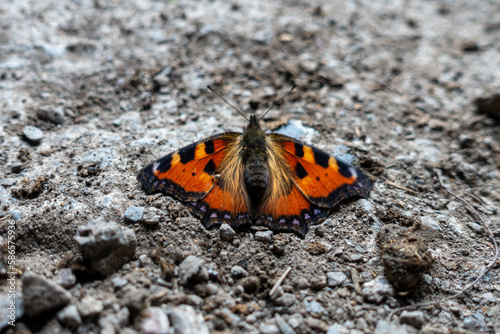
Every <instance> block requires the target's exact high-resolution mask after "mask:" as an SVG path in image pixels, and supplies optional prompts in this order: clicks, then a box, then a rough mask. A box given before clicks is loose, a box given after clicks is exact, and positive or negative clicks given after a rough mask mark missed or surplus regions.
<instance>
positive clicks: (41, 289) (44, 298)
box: [22, 271, 71, 318]
mask: <svg viewBox="0 0 500 334" xmlns="http://www.w3.org/2000/svg"><path fill="white" fill-rule="evenodd" d="M22 282H23V299H24V303H25V305H24V307H25V310H26V315H27V316H28V317H31V318H34V317H38V316H40V315H42V314H44V313H46V312H48V311H52V310H56V309H58V308H61V307H63V306H65V305H67V304H68V303H69V301H70V300H71V294H70V293H69V292H68V291H66V290H64V288H62V287H61V286H59V285H58V284H56V283H54V282H52V281H50V280H48V279H46V278H45V277H43V276H40V275H37V274H35V273H33V272H31V271H28V272H26V273H24V275H23V277H22Z"/></svg>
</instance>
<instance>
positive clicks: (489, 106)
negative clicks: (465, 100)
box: [474, 93, 500, 118]
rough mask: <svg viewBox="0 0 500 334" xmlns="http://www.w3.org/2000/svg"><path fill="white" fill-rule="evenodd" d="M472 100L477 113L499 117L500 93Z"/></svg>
mask: <svg viewBox="0 0 500 334" xmlns="http://www.w3.org/2000/svg"><path fill="white" fill-rule="evenodd" d="M474 102H475V104H476V108H477V111H478V112H479V113H482V114H487V115H490V116H491V117H496V118H500V94H498V93H497V94H492V95H490V96H484V97H479V98H477V99H476V100H475V101H474Z"/></svg>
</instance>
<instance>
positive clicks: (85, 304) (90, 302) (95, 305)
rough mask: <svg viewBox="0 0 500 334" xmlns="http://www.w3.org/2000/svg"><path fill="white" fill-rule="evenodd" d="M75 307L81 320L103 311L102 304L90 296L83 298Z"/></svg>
mask: <svg viewBox="0 0 500 334" xmlns="http://www.w3.org/2000/svg"><path fill="white" fill-rule="evenodd" d="M77 306H78V312H79V313H80V316H81V317H82V318H88V317H90V316H93V315H96V314H99V313H101V312H102V310H103V309H104V306H103V305H102V302H101V301H100V300H97V299H95V298H94V297H91V296H87V297H84V298H83V299H82V300H81V301H80V302H79V303H78V305H77Z"/></svg>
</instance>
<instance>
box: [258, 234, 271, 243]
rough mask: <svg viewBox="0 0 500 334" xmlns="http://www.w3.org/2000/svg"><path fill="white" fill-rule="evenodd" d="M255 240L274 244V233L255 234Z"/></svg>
mask: <svg viewBox="0 0 500 334" xmlns="http://www.w3.org/2000/svg"><path fill="white" fill-rule="evenodd" d="M255 240H257V241H260V242H267V243H271V242H273V231H257V232H255Z"/></svg>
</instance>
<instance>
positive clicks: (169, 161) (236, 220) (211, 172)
mask: <svg viewBox="0 0 500 334" xmlns="http://www.w3.org/2000/svg"><path fill="white" fill-rule="evenodd" d="M240 136H241V134H240V133H236V132H228V133H223V134H220V135H217V136H214V137H210V138H207V139H204V140H202V141H200V142H197V143H194V144H191V145H188V146H186V147H184V148H181V149H180V150H178V151H176V152H173V153H171V154H169V155H167V156H165V157H163V158H161V159H160V160H158V161H156V162H153V163H151V164H149V165H148V166H146V167H144V168H143V169H142V170H141V171H140V172H139V174H138V176H137V179H138V180H139V182H140V183H141V184H142V185H143V187H144V188H145V190H146V193H148V194H151V193H154V192H161V193H163V194H165V195H169V196H172V197H174V198H176V199H178V200H179V201H181V202H185V203H186V204H188V208H189V209H191V211H192V212H193V213H194V214H195V215H196V216H198V217H199V218H201V220H202V223H203V224H204V225H205V226H206V227H209V226H211V225H214V224H220V223H221V222H223V221H227V222H228V223H231V225H239V224H244V223H247V222H249V220H250V218H249V215H248V213H247V211H248V210H247V208H246V205H245V203H244V200H243V197H241V198H238V197H236V198H234V196H231V195H230V194H229V193H228V192H227V191H224V190H223V189H222V187H221V186H220V184H219V183H218V182H217V180H218V179H217V175H218V173H219V172H220V171H219V166H220V165H221V162H222V161H223V159H224V157H225V156H226V154H227V153H228V147H229V146H230V145H232V144H234V143H235V141H236V140H237V139H238V138H239V137H240Z"/></svg>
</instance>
